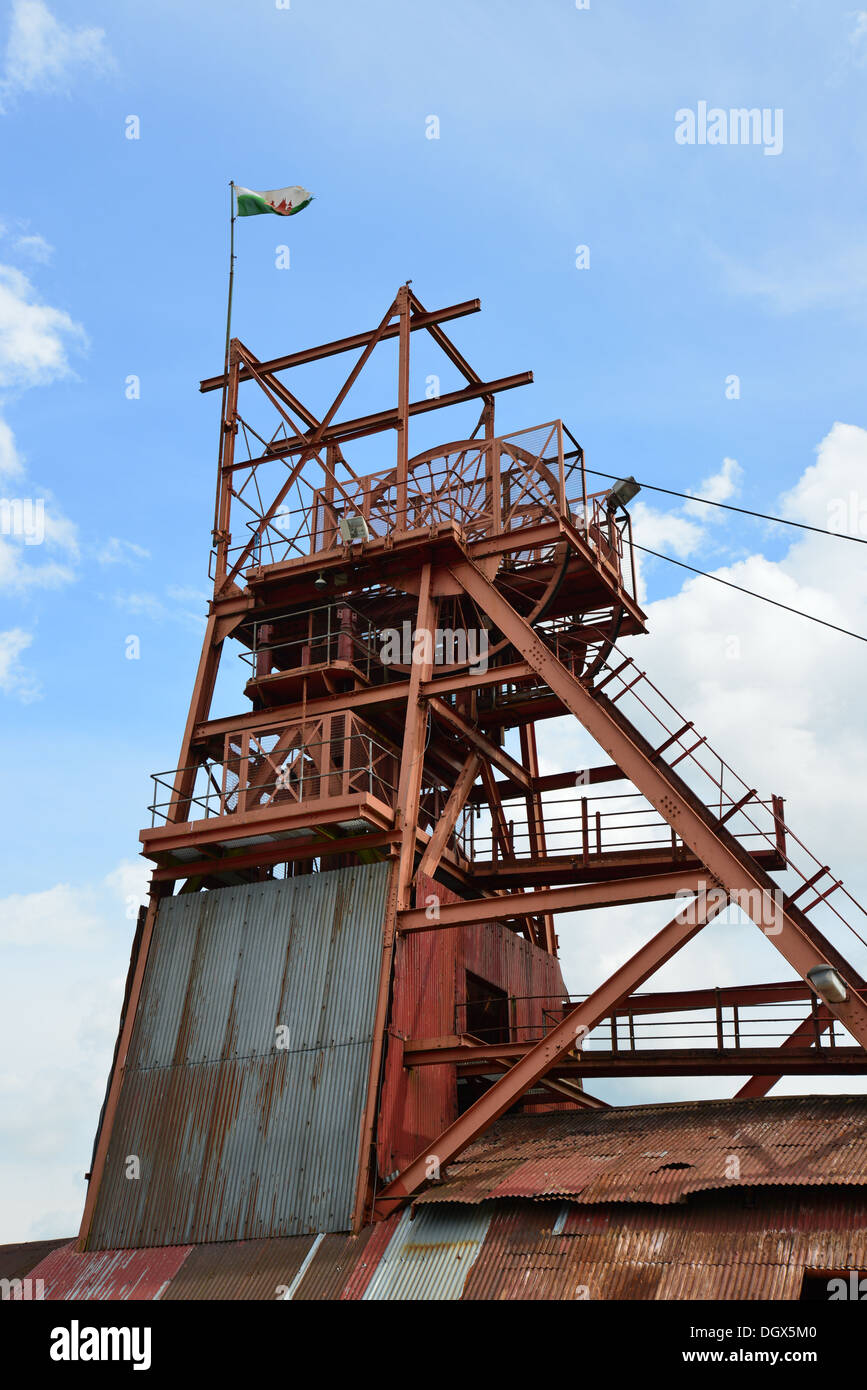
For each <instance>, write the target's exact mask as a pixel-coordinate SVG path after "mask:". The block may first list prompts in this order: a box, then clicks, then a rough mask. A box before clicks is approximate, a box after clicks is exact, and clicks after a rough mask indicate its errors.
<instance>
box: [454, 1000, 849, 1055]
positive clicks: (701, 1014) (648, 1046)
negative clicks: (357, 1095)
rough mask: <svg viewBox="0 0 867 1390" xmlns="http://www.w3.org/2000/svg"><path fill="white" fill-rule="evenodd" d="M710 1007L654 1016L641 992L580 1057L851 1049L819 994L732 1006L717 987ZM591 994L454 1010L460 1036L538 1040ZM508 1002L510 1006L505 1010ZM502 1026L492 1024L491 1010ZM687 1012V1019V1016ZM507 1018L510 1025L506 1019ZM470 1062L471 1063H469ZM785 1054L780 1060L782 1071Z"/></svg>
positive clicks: (468, 1003) (582, 1044)
mask: <svg viewBox="0 0 867 1390" xmlns="http://www.w3.org/2000/svg"><path fill="white" fill-rule="evenodd" d="M707 993H711V994H716V996H717V998H716V999H715V1001H714V1002H713V1003H711V1004H708V1005H705V1006H701V1007H696V1006H695V1005H693V1004H689V1003H685V1004H677V1003H673V1004H672V1005H671V1007H669V1008H659V1009H654V1010H653V1012H647V1011H646V1006H644V1005H643V1004H642V1000H643V998H645V997H647V996H642V995H641V994H635V995H633V996H632V997H631V1004H632V1006H633V1007H631V1008H618V1009H616V1010H614V1011H612V1012H611V1013H608V1014H606V1015H605V1017H604V1018H602V1019H600V1021H599V1022H598V1023H597V1024H596V1026H595V1027H594V1028H592V1029H590V1030H589V1032H587V1033H586V1034H584V1035H582V1037H581V1038H580V1041H576V1048H575V1051H576V1052H579V1051H580V1052H590V1053H592V1052H599V1051H603V1052H640V1051H655V1050H658V1049H660V1048H666V1049H669V1048H671V1049H676V1048H689V1049H693V1048H699V1049H705V1048H706V1049H710V1050H712V1051H714V1052H725V1053H729V1052H732V1051H736V1050H738V1049H754V1048H765V1047H767V1048H775V1047H781V1046H782V1045H783V1044H784V1043H790V1045H792V1043H791V1042H790V1040H791V1039H792V1038H793V1035H794V1034H795V1033H796V1032H797V1034H798V1038H797V1042H798V1045H799V1046H800V1047H801V1048H805V1049H806V1048H810V1047H815V1048H817V1049H833V1048H836V1047H837V1046H838V1045H839V1044H845V1043H846V1042H847V1041H850V1040H849V1039H848V1034H847V1033H846V1032H845V1030H844V1029H843V1028H842V1027H841V1025H840V1024H839V1022H837V1020H835V1019H834V1017H833V1016H832V1015H831V1014H830V1013H829V1011H828V1010H827V1009H825V1008H824V1007H823V1006H822V1005H821V1004H820V1003H819V1001H818V1000H817V999H816V997H815V995H811V996H810V997H809V998H804V999H793V998H785V999H781V1000H779V1001H773V1000H772V1001H768V1000H765V1001H764V1002H762V1003H755V1004H751V1003H748V1002H746V1003H745V1002H743V1001H735V1002H727V1001H726V999H725V991H722V990H716V991H714V990H710V991H707ZM587 997H588V996H587V995H585V994H568V995H510V996H507V997H506V998H505V1001H504V997H503V996H502V995H501V994H498V995H496V996H493V995H492V996H491V998H490V999H489V1000H485V999H478V998H475V999H473V1000H461V1001H460V1002H459V1003H458V1004H456V1006H455V1033H456V1034H458V1035H461V1036H466V1035H469V1036H471V1037H472V1038H474V1039H475V1040H476V1041H478V1042H480V1043H488V1044H503V1043H528V1044H530V1043H535V1042H539V1041H540V1040H541V1039H542V1038H544V1037H547V1035H548V1034H549V1033H550V1032H552V1031H553V1030H554V1028H556V1027H557V1025H558V1024H559V1023H560V1022H561V1021H562V1019H563V1016H564V1014H565V1013H566V1012H567V1011H568V1010H569V1009H571V1008H574V1007H575V1006H576V1005H577V1004H580V1003H582V1002H583V1001H584V1000H585V999H586V998H587ZM504 1002H505V1008H504V1007H503V1006H504ZM486 1004H489V1005H490V1013H491V1015H492V1017H493V1016H495V1021H492V1022H490V1023H487V1022H486V1021H485V1017H484V1015H485V1005H486ZM681 1015H682V1016H681ZM506 1017H507V1018H508V1023H507V1025H506V1027H505V1028H504V1026H503V1020H504V1019H505V1018H506ZM468 1060H469V1059H468ZM783 1067H784V1054H783V1055H782V1056H781V1069H782V1068H783Z"/></svg>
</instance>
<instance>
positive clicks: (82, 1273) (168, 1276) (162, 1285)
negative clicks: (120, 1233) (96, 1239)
mask: <svg viewBox="0 0 867 1390" xmlns="http://www.w3.org/2000/svg"><path fill="white" fill-rule="evenodd" d="M190 1249H191V1247H190V1246H189V1245H169V1246H165V1247H163V1248H162V1249H159V1250H86V1251H85V1252H84V1253H83V1254H79V1253H78V1252H77V1251H76V1249H75V1245H74V1242H70V1243H69V1244H68V1245H63V1246H61V1247H60V1249H58V1250H55V1251H53V1252H52V1253H51V1254H50V1255H47V1256H46V1258H45V1259H44V1260H42V1261H41V1262H40V1263H39V1264H38V1265H37V1266H36V1268H35V1269H34V1270H33V1271H32V1272H31V1275H30V1277H31V1279H43V1280H44V1281H45V1298H46V1299H48V1300H51V1299H73V1300H78V1299H85V1300H86V1299H95V1300H100V1301H102V1300H109V1301H114V1300H126V1299H154V1298H159V1297H160V1296H161V1294H162V1293H163V1292H164V1290H165V1289H166V1288H167V1287H168V1285H169V1283H170V1282H171V1280H172V1279H173V1278H174V1276H175V1275H176V1274H177V1272H178V1270H179V1269H180V1268H181V1266H182V1265H183V1263H184V1260H185V1259H186V1258H187V1256H188V1255H189V1253H190Z"/></svg>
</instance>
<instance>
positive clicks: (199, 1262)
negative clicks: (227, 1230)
mask: <svg viewBox="0 0 867 1390" xmlns="http://www.w3.org/2000/svg"><path fill="white" fill-rule="evenodd" d="M314 1239H315V1237H314V1236H286V1237H284V1238H282V1239H280V1238H276V1239H272V1240H230V1241H225V1242H221V1243H220V1244H217V1245H196V1246H194V1247H193V1249H192V1250H191V1251H190V1253H189V1255H188V1257H187V1259H186V1260H184V1263H183V1264H182V1265H181V1268H180V1269H179V1270H178V1272H177V1274H176V1275H175V1277H174V1279H173V1280H172V1281H171V1283H170V1285H169V1287H168V1288H167V1289H166V1291H165V1293H164V1294H163V1295H162V1301H163V1302H173V1301H176V1300H178V1299H184V1300H187V1299H190V1300H197V1301H198V1300H202V1299H233V1300H239V1299H240V1300H249V1299H279V1298H281V1297H284V1296H285V1291H286V1290H288V1288H289V1287H290V1286H291V1284H292V1281H293V1279H294V1278H295V1276H296V1275H297V1273H298V1271H299V1269H300V1268H301V1266H302V1264H303V1263H304V1260H305V1258H306V1256H307V1254H308V1253H309V1251H310V1247H311V1246H312V1245H313V1241H314Z"/></svg>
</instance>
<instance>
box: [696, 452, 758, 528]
mask: <svg viewBox="0 0 867 1390" xmlns="http://www.w3.org/2000/svg"><path fill="white" fill-rule="evenodd" d="M743 476H744V470H743V469H742V468H741V466H740V464H739V463H738V461H737V459H730V458H724V459H723V461H722V467H721V468H720V469H719V471H718V472H717V473H712V474H711V475H710V477H709V478H704V479H703V481H702V483H701V486H700V487H699V489H698V491H697V493H696V496H697V497H706V498H707V500H708V501H709V502H728V501H729V499H730V498H732V497H735V496H736V495H737V493H738V491H739V489H740V485H741V479H742V478H743ZM683 510H684V511H685V512H686V513H687V515H688V516H697V517H700V518H701V520H702V522H707V521H713V520H714V519H720V520H721V519H722V513H720V512H717V511H714V510H713V509H711V510H710V511H709V510H708V508H707V507H706V506H704V505H703V504H702V503H701V502H687V503H685V505H684V508H683Z"/></svg>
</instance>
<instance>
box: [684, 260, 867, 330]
mask: <svg viewBox="0 0 867 1390" xmlns="http://www.w3.org/2000/svg"><path fill="white" fill-rule="evenodd" d="M712 254H713V256H714V258H715V260H716V261H717V262H718V264H719V265H720V266H721V268H722V271H723V274H724V276H725V280H726V283H727V285H728V288H729V290H730V291H731V292H732V293H733V294H736V295H742V296H744V297H746V298H750V299H759V300H764V301H765V302H766V304H767V305H768V306H769V307H770V308H772V309H775V310H776V311H777V312H778V313H781V314H791V313H797V312H799V311H801V310H804V309H812V308H818V307H823V306H826V305H843V306H847V305H854V304H859V303H860V302H861V301H862V300H863V298H864V296H865V294H867V250H865V248H864V247H863V246H862V245H861V244H860V243H855V244H852V245H849V246H846V245H839V246H837V247H836V248H832V249H830V250H829V251H828V252H827V253H825V254H824V255H823V254H820V253H819V252H817V251H814V252H811V253H805V251H804V247H803V246H802V245H792V246H788V247H786V246H783V247H776V248H775V249H774V251H773V254H771V255H768V256H766V257H765V258H764V259H762V260H761V261H757V262H755V263H753V264H747V263H746V262H743V261H737V260H735V259H734V258H733V257H732V256H730V255H728V254H727V253H725V252H722V251H714V252H712Z"/></svg>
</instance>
